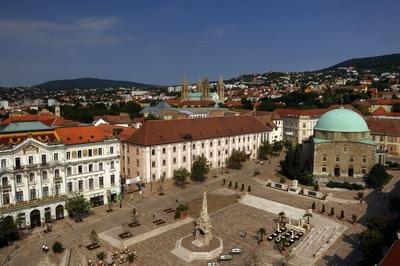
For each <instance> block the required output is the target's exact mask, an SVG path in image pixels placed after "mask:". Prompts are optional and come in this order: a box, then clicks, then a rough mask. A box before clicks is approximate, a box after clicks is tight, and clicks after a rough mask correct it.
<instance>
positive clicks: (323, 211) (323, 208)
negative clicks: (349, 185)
mask: <svg viewBox="0 0 400 266" xmlns="http://www.w3.org/2000/svg"><path fill="white" fill-rule="evenodd" d="M321 213H325V204H322V209H321Z"/></svg>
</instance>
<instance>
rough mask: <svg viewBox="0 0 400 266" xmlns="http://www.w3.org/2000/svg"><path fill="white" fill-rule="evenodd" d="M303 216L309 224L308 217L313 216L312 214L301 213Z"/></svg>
mask: <svg viewBox="0 0 400 266" xmlns="http://www.w3.org/2000/svg"><path fill="white" fill-rule="evenodd" d="M303 217H304V218H307V223H308V224H309V223H310V217H313V216H312V214H311V213H305V214H304V215H303Z"/></svg>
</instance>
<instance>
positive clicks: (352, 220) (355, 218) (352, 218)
mask: <svg viewBox="0 0 400 266" xmlns="http://www.w3.org/2000/svg"><path fill="white" fill-rule="evenodd" d="M351 222H352V223H353V224H355V223H356V222H357V215H355V214H353V215H352V216H351Z"/></svg>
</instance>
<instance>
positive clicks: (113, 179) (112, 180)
mask: <svg viewBox="0 0 400 266" xmlns="http://www.w3.org/2000/svg"><path fill="white" fill-rule="evenodd" d="M114 184H115V175H111V185H112V186H113V185H114Z"/></svg>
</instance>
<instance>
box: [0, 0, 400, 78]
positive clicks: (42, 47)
mask: <svg viewBox="0 0 400 266" xmlns="http://www.w3.org/2000/svg"><path fill="white" fill-rule="evenodd" d="M398 10H400V1H398V0H381V1H375V0H324V1H321V0H303V1H301V0H291V1H289V0H276V1H275V0H248V1H244V0H243V1H239V0H210V1H206V0H201V1H194V0H163V1H162V0H159V1H155V0H153V1H152V0H146V1H129V0H120V1H110V0H93V1H89V0H87V1H83V0H79V1H75V0H68V1H54V0H51V1H46V0H41V1H32V0H26V1H22V0H21V1H19V0H11V1H9V0H1V1H0V86H30V85H36V84H39V83H42V82H45V81H49V80H55V79H72V78H80V77H96V78H105V79H116V80H129V81H136V82H143V83H148V84H162V85H168V84H178V83H181V81H182V79H183V78H184V77H186V78H187V79H188V80H189V82H191V83H195V82H196V81H197V80H198V79H199V78H202V77H208V78H209V79H210V80H216V79H218V78H219V77H220V76H223V77H224V78H225V79H229V78H231V77H234V76H238V75H241V74H245V73H264V72H268V71H305V70H316V69H320V68H323V67H327V66H330V65H333V64H336V63H339V62H340V61H343V60H347V59H350V58H354V57H366V56H375V55H382V54H390V53H399V52H400V27H399V25H400V24H399V20H398Z"/></svg>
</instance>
